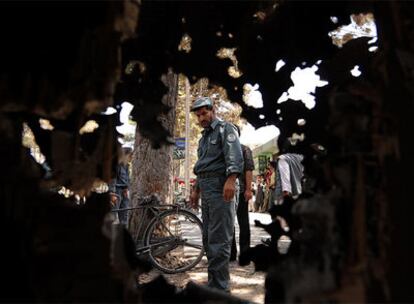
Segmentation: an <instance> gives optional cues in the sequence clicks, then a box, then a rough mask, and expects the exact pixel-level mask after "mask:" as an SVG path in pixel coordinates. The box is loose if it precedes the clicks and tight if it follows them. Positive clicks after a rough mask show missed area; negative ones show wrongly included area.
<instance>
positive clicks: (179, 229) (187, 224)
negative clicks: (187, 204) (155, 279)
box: [145, 209, 204, 273]
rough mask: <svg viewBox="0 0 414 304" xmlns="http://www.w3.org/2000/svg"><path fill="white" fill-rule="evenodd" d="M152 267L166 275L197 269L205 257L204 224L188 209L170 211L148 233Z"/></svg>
mask: <svg viewBox="0 0 414 304" xmlns="http://www.w3.org/2000/svg"><path fill="white" fill-rule="evenodd" d="M145 246H148V247H149V258H150V261H151V262H152V264H153V265H154V266H155V267H156V268H158V269H159V270H161V271H163V272H165V273H179V272H184V271H187V270H190V269H191V268H193V267H194V266H196V265H197V264H198V263H199V262H200V261H201V259H202V258H203V255H204V248H203V241H202V223H201V221H200V219H199V218H198V217H197V216H196V215H195V214H194V213H192V212H190V211H187V210H182V209H178V210H168V211H164V212H163V213H161V214H160V215H159V216H158V217H156V218H154V219H153V220H152V221H151V222H150V224H149V225H148V228H147V229H146V232H145Z"/></svg>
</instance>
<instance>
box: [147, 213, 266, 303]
mask: <svg viewBox="0 0 414 304" xmlns="http://www.w3.org/2000/svg"><path fill="white" fill-rule="evenodd" d="M255 219H257V220H260V221H261V222H262V223H269V222H270V216H269V215H268V214H263V213H250V214H249V220H250V230H251V246H255V245H256V244H259V243H260V240H261V238H263V237H268V234H267V233H266V232H265V231H264V230H263V229H260V228H256V227H255V226H254V220H255ZM238 228H239V227H238V225H237V224H236V238H237V240H238V235H239V234H238ZM160 274H161V272H160V271H158V270H152V271H151V272H150V273H149V274H145V275H142V276H141V277H140V283H144V282H148V281H151V280H152V279H153V278H155V277H156V276H158V275H160ZM163 275H164V277H165V278H166V279H167V280H168V281H169V282H170V283H171V284H173V285H175V286H177V287H179V288H184V287H185V286H186V284H187V283H188V282H189V281H190V280H192V281H194V282H195V283H198V284H205V283H207V259H206V257H204V258H203V260H202V261H201V262H200V263H199V264H198V265H197V266H196V267H194V268H193V269H191V270H190V271H187V272H185V273H180V274H163ZM265 275H266V274H265V273H263V272H255V271H254V265H253V263H251V264H250V265H248V266H243V267H242V266H240V265H239V264H238V263H237V262H231V263H230V277H231V294H232V295H233V296H236V297H239V298H241V299H245V300H248V301H250V302H253V303H263V302H264V281H265Z"/></svg>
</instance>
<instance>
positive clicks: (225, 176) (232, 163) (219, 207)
mask: <svg viewBox="0 0 414 304" xmlns="http://www.w3.org/2000/svg"><path fill="white" fill-rule="evenodd" d="M191 111H192V112H194V113H195V115H196V116H197V119H198V122H199V124H200V125H201V126H202V127H203V128H204V131H203V133H202V137H201V139H200V141H199V144H198V151H197V153H198V161H197V163H196V164H195V166H194V173H195V175H197V182H196V187H195V190H194V191H193V192H192V194H191V203H192V205H193V207H197V206H198V201H199V198H200V194H201V201H202V205H201V210H202V218H203V244H204V248H205V250H206V254H207V259H208V286H209V287H213V288H217V289H221V290H224V291H229V290H230V286H229V281H230V273H229V259H230V250H231V242H232V238H233V229H234V217H235V194H236V192H237V191H238V187H237V177H238V176H239V174H241V173H242V171H243V155H242V150H241V146H240V142H239V137H238V134H237V130H236V128H235V126H234V125H232V124H231V123H228V122H225V121H222V120H220V119H218V118H217V117H216V114H215V110H214V107H213V102H212V100H211V99H210V98H199V99H197V100H196V101H195V102H194V103H193V105H192V107H191Z"/></svg>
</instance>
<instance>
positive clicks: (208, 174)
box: [197, 171, 226, 178]
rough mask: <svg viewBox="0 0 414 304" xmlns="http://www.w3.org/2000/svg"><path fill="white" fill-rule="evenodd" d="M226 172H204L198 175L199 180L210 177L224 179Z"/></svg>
mask: <svg viewBox="0 0 414 304" xmlns="http://www.w3.org/2000/svg"><path fill="white" fill-rule="evenodd" d="M224 176H226V173H225V172H218V171H217V172H202V173H198V174H197V178H208V177H224Z"/></svg>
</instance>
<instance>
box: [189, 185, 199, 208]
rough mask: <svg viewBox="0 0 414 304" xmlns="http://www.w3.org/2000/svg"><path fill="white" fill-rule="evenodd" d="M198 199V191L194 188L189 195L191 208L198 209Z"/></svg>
mask: <svg viewBox="0 0 414 304" xmlns="http://www.w3.org/2000/svg"><path fill="white" fill-rule="evenodd" d="M199 200H200V192H199V191H197V190H194V191H193V192H191V195H190V205H191V208H193V209H198V201H199Z"/></svg>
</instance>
